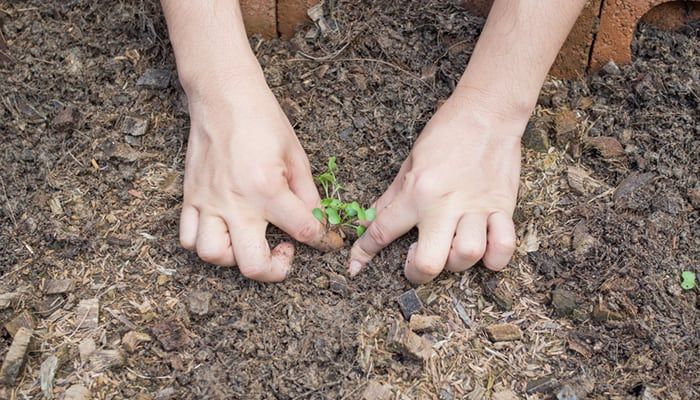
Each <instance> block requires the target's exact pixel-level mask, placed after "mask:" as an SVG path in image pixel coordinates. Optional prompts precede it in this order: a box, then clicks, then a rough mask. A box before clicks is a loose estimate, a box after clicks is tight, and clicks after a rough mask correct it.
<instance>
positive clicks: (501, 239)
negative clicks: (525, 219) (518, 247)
mask: <svg viewBox="0 0 700 400" xmlns="http://www.w3.org/2000/svg"><path fill="white" fill-rule="evenodd" d="M489 246H494V247H495V248H496V249H498V250H499V251H502V252H507V253H512V252H514V251H515V237H513V236H510V235H501V236H497V237H495V238H493V239H492V241H490V242H489Z"/></svg>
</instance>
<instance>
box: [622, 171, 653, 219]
mask: <svg viewBox="0 0 700 400" xmlns="http://www.w3.org/2000/svg"><path fill="white" fill-rule="evenodd" d="M654 177H655V175H654V173H653V172H647V173H643V174H641V173H638V172H633V173H631V174H630V175H629V176H627V177H626V178H625V179H624V180H622V182H620V184H619V185H618V186H617V188H616V189H615V193H613V202H614V203H615V206H617V207H620V208H624V209H630V210H643V209H646V208H648V207H649V205H650V204H651V200H652V196H653V193H651V189H652V188H651V186H653V185H652V184H653V181H654Z"/></svg>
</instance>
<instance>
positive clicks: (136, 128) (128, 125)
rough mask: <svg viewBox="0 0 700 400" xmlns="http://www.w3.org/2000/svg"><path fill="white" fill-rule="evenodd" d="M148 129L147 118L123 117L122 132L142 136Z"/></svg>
mask: <svg viewBox="0 0 700 400" xmlns="http://www.w3.org/2000/svg"><path fill="white" fill-rule="evenodd" d="M147 131H148V119H147V118H139V117H129V116H127V117H124V121H123V122H122V133H125V134H127V135H131V136H143V135H145V134H146V132H147Z"/></svg>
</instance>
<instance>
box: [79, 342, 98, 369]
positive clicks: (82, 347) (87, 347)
mask: <svg viewBox="0 0 700 400" xmlns="http://www.w3.org/2000/svg"><path fill="white" fill-rule="evenodd" d="M96 349H97V345H96V344H95V341H94V340H93V339H92V338H89V337H88V338H85V339H83V340H81V341H80V344H78V352H79V353H80V362H82V363H86V362H88V360H89V359H90V356H91V355H92V353H94V352H95V350H96Z"/></svg>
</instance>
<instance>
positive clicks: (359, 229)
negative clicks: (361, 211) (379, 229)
mask: <svg viewBox="0 0 700 400" xmlns="http://www.w3.org/2000/svg"><path fill="white" fill-rule="evenodd" d="M355 231H356V232H357V236H362V235H364V233H365V231H367V228H365V227H364V225H359V226H358V227H357V228H355Z"/></svg>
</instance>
